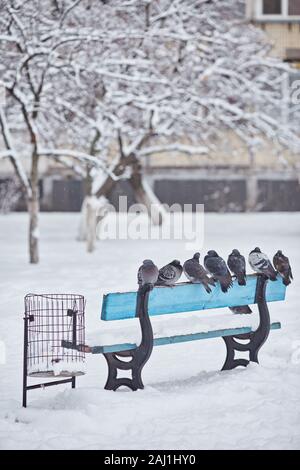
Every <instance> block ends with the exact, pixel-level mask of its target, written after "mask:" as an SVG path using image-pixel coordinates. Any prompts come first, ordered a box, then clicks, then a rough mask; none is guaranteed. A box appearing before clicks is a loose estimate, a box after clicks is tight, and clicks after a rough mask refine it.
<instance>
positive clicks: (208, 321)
mask: <svg viewBox="0 0 300 470" xmlns="http://www.w3.org/2000/svg"><path fill="white" fill-rule="evenodd" d="M174 316H175V317H176V318H174ZM272 321H273V319H272ZM276 321H277V320H276ZM151 322H152V327H153V334H154V337H155V338H164V337H166V336H177V335H187V334H193V333H206V332H207V331H216V330H223V329H226V328H241V327H250V328H252V329H255V328H257V326H258V323H259V319H258V313H257V312H255V313H254V314H253V315H237V314H235V315H232V313H226V314H223V315H220V314H219V315H216V314H215V315H214V314H213V313H212V312H211V311H209V312H207V313H206V312H201V313H200V315H196V314H195V312H194V313H190V314H187V313H183V314H176V315H173V314H172V315H163V316H162V317H158V318H157V317H156V318H151ZM140 340H141V333H140V326H139V321H138V319H132V320H126V321H125V320H121V321H114V322H113V324H111V323H108V322H107V321H102V320H100V321H99V326H98V327H97V328H95V331H94V332H93V333H90V334H88V337H87V341H86V342H87V344H88V345H89V346H99V345H101V346H103V345H108V344H120V343H136V344H138V343H139V341H140Z"/></svg>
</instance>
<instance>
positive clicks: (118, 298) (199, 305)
mask: <svg viewBox="0 0 300 470" xmlns="http://www.w3.org/2000/svg"><path fill="white" fill-rule="evenodd" d="M256 281H257V276H256V275H255V274H254V275H252V274H251V275H248V276H247V284H246V286H239V285H238V283H237V281H236V280H235V281H234V282H233V287H232V288H231V289H229V290H228V292H227V293H225V294H224V293H223V292H222V291H221V288H220V285H219V283H218V284H217V285H216V286H215V287H212V292H211V294H208V293H207V292H206V291H205V289H204V288H203V286H202V285H200V284H190V283H188V282H185V283H179V284H177V285H176V286H175V287H172V288H170V287H155V288H154V289H153V291H152V292H151V293H150V297H149V315H150V316H154V315H164V314H169V313H180V312H192V311H197V310H206V309H211V308H222V307H234V306H236V305H249V304H253V303H254V299H255V289H256ZM285 291H286V286H285V285H284V284H283V282H282V278H281V277H280V276H279V275H278V277H277V280H276V281H275V282H272V281H269V282H268V285H267V291H266V300H267V302H274V301H277V300H284V299H285ZM136 296H137V293H136V292H116V293H111V294H107V295H104V296H103V303H102V312H101V319H102V320H125V319H128V318H134V317H135V307H136Z"/></svg>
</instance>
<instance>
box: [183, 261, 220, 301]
mask: <svg viewBox="0 0 300 470" xmlns="http://www.w3.org/2000/svg"><path fill="white" fill-rule="evenodd" d="M199 258H200V253H195V254H194V256H193V258H191V259H188V260H187V261H185V263H184V265H183V270H184V273H185V275H186V277H187V278H188V279H189V280H190V281H191V282H192V283H193V284H203V286H204V288H205V290H206V292H207V293H208V294H209V293H210V292H211V287H210V286H214V285H215V281H214V280H213V279H212V278H211V277H209V276H208V272H207V271H206V269H204V268H203V266H201V264H200V263H199Z"/></svg>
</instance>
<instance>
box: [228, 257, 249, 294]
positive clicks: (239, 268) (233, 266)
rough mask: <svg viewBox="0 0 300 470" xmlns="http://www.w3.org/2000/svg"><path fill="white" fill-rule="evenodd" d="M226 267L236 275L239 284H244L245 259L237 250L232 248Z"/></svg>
mask: <svg viewBox="0 0 300 470" xmlns="http://www.w3.org/2000/svg"><path fill="white" fill-rule="evenodd" d="M227 264H228V267H229V269H230V271H231V272H233V274H234V275H235V276H236V278H237V280H238V284H239V286H245V285H246V260H245V258H244V256H242V255H241V253H240V252H239V250H232V252H231V254H230V255H229V256H228V260H227Z"/></svg>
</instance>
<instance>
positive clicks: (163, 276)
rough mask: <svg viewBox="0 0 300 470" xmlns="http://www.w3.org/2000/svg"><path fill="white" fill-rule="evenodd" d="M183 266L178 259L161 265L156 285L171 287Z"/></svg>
mask: <svg viewBox="0 0 300 470" xmlns="http://www.w3.org/2000/svg"><path fill="white" fill-rule="evenodd" d="M182 271H183V268H182V266H181V264H180V261H178V259H174V260H173V261H171V263H169V264H167V265H166V266H163V267H162V268H161V269H160V270H159V274H158V280H157V282H156V285H157V286H169V287H172V286H174V285H175V283H176V282H177V281H178V279H179V278H180V276H181V274H182Z"/></svg>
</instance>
